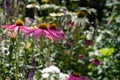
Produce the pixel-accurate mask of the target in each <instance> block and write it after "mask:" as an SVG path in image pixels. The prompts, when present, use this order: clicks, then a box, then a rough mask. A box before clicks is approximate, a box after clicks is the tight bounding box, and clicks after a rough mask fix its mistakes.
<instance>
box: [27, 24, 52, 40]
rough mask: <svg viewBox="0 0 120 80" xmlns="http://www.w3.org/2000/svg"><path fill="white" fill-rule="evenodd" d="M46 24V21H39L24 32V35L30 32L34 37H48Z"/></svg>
mask: <svg viewBox="0 0 120 80" xmlns="http://www.w3.org/2000/svg"><path fill="white" fill-rule="evenodd" d="M47 27H48V26H47V24H46V23H40V24H38V26H37V27H36V28H31V29H29V30H28V31H26V32H25V35H30V34H32V35H33V37H34V38H39V37H42V36H45V37H48V38H50V33H49V32H48V30H47Z"/></svg>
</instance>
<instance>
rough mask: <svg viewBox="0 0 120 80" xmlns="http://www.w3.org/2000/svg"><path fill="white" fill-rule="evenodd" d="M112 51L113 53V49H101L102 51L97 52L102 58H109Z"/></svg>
mask: <svg viewBox="0 0 120 80" xmlns="http://www.w3.org/2000/svg"><path fill="white" fill-rule="evenodd" d="M114 51H115V49H114V48H102V49H100V50H99V52H100V53H101V54H102V55H103V56H110V55H111V54H112V53H113V52H114Z"/></svg>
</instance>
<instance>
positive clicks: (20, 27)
mask: <svg viewBox="0 0 120 80" xmlns="http://www.w3.org/2000/svg"><path fill="white" fill-rule="evenodd" d="M3 28H5V29H7V30H10V31H14V32H17V31H18V30H21V31H23V32H24V31H26V30H29V28H28V27H27V26H25V25H24V22H23V21H22V20H16V21H15V24H12V25H6V26H3Z"/></svg>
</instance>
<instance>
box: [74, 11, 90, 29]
mask: <svg viewBox="0 0 120 80" xmlns="http://www.w3.org/2000/svg"><path fill="white" fill-rule="evenodd" d="M72 22H74V23H75V25H77V26H82V27H85V26H86V24H87V23H89V21H88V19H87V18H86V14H85V12H84V11H81V10H80V11H78V12H77V13H76V14H72Z"/></svg>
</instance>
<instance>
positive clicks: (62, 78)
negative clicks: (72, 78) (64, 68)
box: [59, 73, 68, 80]
mask: <svg viewBox="0 0 120 80" xmlns="http://www.w3.org/2000/svg"><path fill="white" fill-rule="evenodd" d="M67 78H68V75H67V74H63V73H60V74H59V79H60V80H66V79H67Z"/></svg>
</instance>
